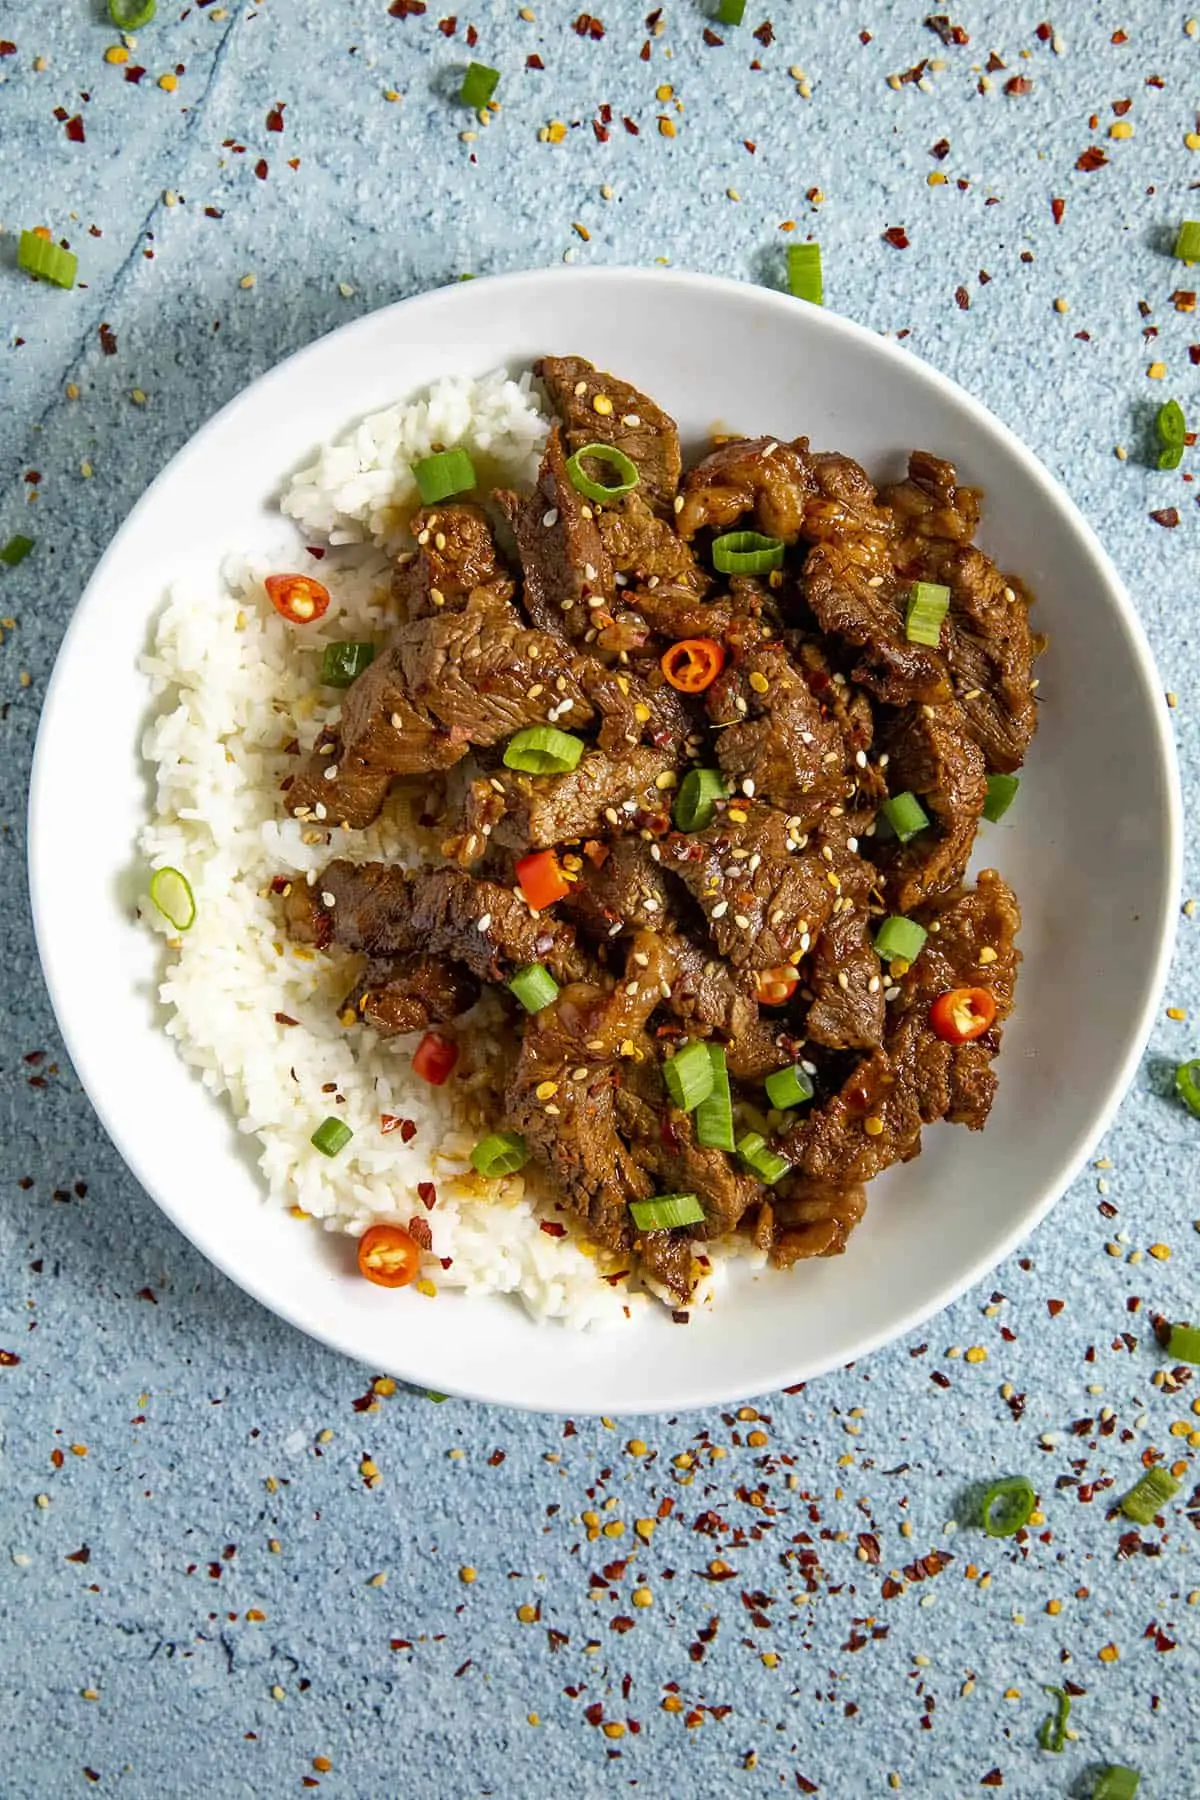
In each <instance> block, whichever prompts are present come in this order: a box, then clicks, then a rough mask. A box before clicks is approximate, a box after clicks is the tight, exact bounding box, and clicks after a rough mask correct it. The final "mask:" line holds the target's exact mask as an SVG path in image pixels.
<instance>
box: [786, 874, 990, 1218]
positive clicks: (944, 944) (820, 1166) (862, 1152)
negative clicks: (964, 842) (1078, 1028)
mask: <svg viewBox="0 0 1200 1800" xmlns="http://www.w3.org/2000/svg"><path fill="white" fill-rule="evenodd" d="M927 921H928V924H929V926H930V928H931V929H930V934H929V937H928V938H927V939H926V942H925V946H924V948H923V949H922V951H921V954H920V955H919V956H918V957H917V959H916V961H915V962H914V963H913V965H912V967H911V968H910V969H909V971H908V973H907V974H906V975H905V976H904V977H903V978H902V980H901V981H900V984H899V985H900V995H899V998H898V999H896V1000H895V1001H893V1002H892V1003H891V1005H890V1007H889V1009H888V1021H887V1028H886V1033H885V1038H884V1044H883V1047H882V1048H881V1049H878V1050H875V1051H873V1052H872V1053H871V1055H870V1056H868V1057H865V1058H864V1059H863V1060H862V1061H861V1062H860V1063H859V1064H858V1066H857V1067H856V1069H855V1070H854V1072H853V1073H852V1075H851V1076H850V1078H849V1079H848V1080H847V1081H846V1083H845V1085H844V1086H843V1087H842V1088H841V1090H840V1091H839V1092H838V1093H837V1094H835V1095H834V1096H833V1097H832V1098H831V1099H830V1100H828V1101H826V1103H825V1104H824V1105H823V1106H820V1107H817V1108H815V1109H814V1110H813V1111H812V1113H811V1115H810V1116H809V1117H808V1118H806V1119H804V1120H801V1121H800V1122H799V1123H798V1124H796V1125H795V1126H793V1128H792V1129H791V1131H790V1132H788V1133H787V1134H786V1136H785V1137H784V1139H783V1141H782V1142H781V1144H780V1150H781V1152H782V1153H783V1154H784V1155H785V1156H787V1157H788V1159H789V1161H791V1162H792V1163H794V1164H795V1165H796V1167H797V1168H799V1169H800V1170H801V1171H802V1172H803V1173H804V1174H806V1175H810V1176H814V1177H816V1178H817V1179H819V1180H822V1181H830V1182H834V1183H838V1184H845V1183H850V1182H865V1181H870V1180H871V1179H872V1177H873V1176H875V1175H878V1174H879V1172H880V1170H882V1169H886V1168H888V1167H889V1166H890V1164H892V1163H894V1162H908V1161H910V1160H911V1158H912V1157H914V1156H916V1155H917V1154H918V1152H919V1150H920V1148H921V1127H922V1125H928V1124H931V1123H932V1122H933V1121H934V1120H935V1119H943V1118H946V1119H950V1120H951V1121H952V1122H953V1123H955V1124H960V1125H969V1126H970V1127H971V1128H972V1129H974V1130H979V1129H980V1128H981V1127H982V1126H983V1124H984V1122H985V1120H986V1118H987V1114H988V1109H989V1108H990V1106H991V1102H992V1096H993V1093H994V1091H995V1076H994V1074H993V1073H992V1070H991V1067H990V1064H991V1060H992V1058H993V1057H994V1056H995V1055H996V1052H997V1050H998V1049H999V1046H1000V1036H1001V1026H1002V1025H1003V1023H1004V1020H1005V1019H1006V1018H1007V1017H1008V1014H1009V1012H1010V1011H1011V1010H1012V999H1013V989H1014V987H1015V984H1016V973H1017V963H1018V961H1019V952H1018V951H1017V949H1016V946H1015V941H1014V940H1015V936H1016V933H1017V930H1018V929H1019V927H1020V912H1019V910H1018V907H1017V902H1016V898H1015V896H1014V895H1013V893H1012V890H1011V889H1010V888H1009V887H1008V886H1007V885H1006V884H1005V883H1004V882H1003V881H1002V880H1001V878H1000V876H999V875H997V874H996V872H995V870H993V869H988V870H985V871H984V872H983V873H982V874H981V875H980V877H979V882H978V885H977V887H976V888H975V889H974V890H973V891H972V892H969V893H966V894H963V895H961V896H960V897H959V898H958V899H956V900H952V901H950V902H948V903H943V904H942V905H941V906H940V907H939V908H938V909H937V910H935V911H932V912H931V913H929V914H928V915H927ZM981 952H987V955H986V956H984V957H982V958H981ZM992 953H994V956H993V954H992ZM957 987H981V988H987V989H989V990H990V992H991V993H992V995H993V996H994V998H995V1000H996V1024H995V1025H994V1026H993V1027H992V1029H991V1030H990V1031H989V1032H987V1033H986V1034H985V1036H984V1037H982V1038H979V1039H977V1040H976V1041H975V1042H974V1043H970V1044H946V1043H943V1042H942V1040H941V1039H940V1038H938V1037H937V1036H935V1034H934V1032H933V1030H932V1028H931V1026H930V1023H929V1008H930V1006H931V1005H932V1004H933V1002H934V1000H936V998H937V997H938V995H939V994H942V993H946V992H947V991H948V990H950V989H952V988H957ZM868 1120H872V1121H875V1122H877V1124H878V1125H879V1127H881V1129H878V1130H875V1129H874V1126H873V1127H872V1131H868V1130H867V1129H866V1122H867V1121H868Z"/></svg>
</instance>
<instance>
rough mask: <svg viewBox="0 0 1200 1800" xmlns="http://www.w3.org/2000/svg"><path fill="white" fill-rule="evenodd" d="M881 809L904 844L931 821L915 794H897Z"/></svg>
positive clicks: (885, 802) (886, 801)
mask: <svg viewBox="0 0 1200 1800" xmlns="http://www.w3.org/2000/svg"><path fill="white" fill-rule="evenodd" d="M879 810H880V812H881V813H882V814H883V816H884V818H885V819H886V820H887V822H888V824H889V825H890V826H891V828H892V830H893V831H894V832H895V834H896V836H897V837H898V838H899V839H900V842H901V843H902V844H907V842H908V840H909V838H915V837H916V835H917V833H918V831H924V829H925V827H926V826H927V825H928V823H929V814H928V813H927V812H926V811H925V808H924V807H923V806H922V805H921V802H920V801H919V800H918V799H917V796H916V795H915V794H895V795H893V797H892V798H891V799H890V800H885V801H884V803H883V805H882V806H881V807H880V809H879Z"/></svg>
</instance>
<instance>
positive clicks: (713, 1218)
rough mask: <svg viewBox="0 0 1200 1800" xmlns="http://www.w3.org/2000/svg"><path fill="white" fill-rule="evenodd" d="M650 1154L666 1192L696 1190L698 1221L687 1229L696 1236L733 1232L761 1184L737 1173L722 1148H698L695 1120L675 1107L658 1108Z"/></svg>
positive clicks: (719, 1235)
mask: <svg viewBox="0 0 1200 1800" xmlns="http://www.w3.org/2000/svg"><path fill="white" fill-rule="evenodd" d="M659 1118H660V1123H659V1127H658V1145H657V1148H656V1150H655V1153H654V1160H655V1167H656V1169H657V1172H658V1185H659V1188H660V1190H661V1192H663V1193H665V1194H695V1196H696V1198H697V1199H698V1200H699V1202H700V1204H701V1206H703V1208H704V1223H703V1225H699V1224H697V1225H691V1226H688V1227H687V1229H688V1230H689V1231H690V1232H692V1234H693V1235H694V1236H696V1237H699V1238H719V1237H724V1236H725V1235H726V1233H727V1232H730V1231H734V1230H735V1229H736V1228H737V1226H738V1224H739V1223H740V1221H741V1218H742V1215H743V1213H744V1212H745V1211H746V1208H747V1207H748V1206H750V1205H751V1204H752V1203H753V1202H754V1201H755V1200H757V1198H758V1196H759V1194H760V1192H761V1188H760V1186H759V1183H758V1182H757V1181H756V1180H755V1179H754V1177H753V1176H751V1175H744V1174H742V1173H741V1172H740V1171H739V1170H738V1169H737V1168H736V1167H735V1165H734V1163H733V1161H732V1159H731V1158H730V1157H728V1156H727V1155H726V1154H725V1152H724V1151H723V1150H707V1149H703V1148H702V1147H701V1146H700V1145H699V1144H697V1142H696V1126H695V1121H694V1119H693V1118H692V1115H691V1114H690V1113H685V1112H680V1111H679V1109H678V1107H674V1106H666V1107H664V1108H663V1109H662V1111H661V1113H660V1115H659Z"/></svg>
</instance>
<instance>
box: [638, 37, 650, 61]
mask: <svg viewBox="0 0 1200 1800" xmlns="http://www.w3.org/2000/svg"><path fill="white" fill-rule="evenodd" d="M638 61H639V62H649V61H650V39H649V38H647V39H646V41H645V43H644V44H643V45H642V47H641V49H640V50H639V51H638Z"/></svg>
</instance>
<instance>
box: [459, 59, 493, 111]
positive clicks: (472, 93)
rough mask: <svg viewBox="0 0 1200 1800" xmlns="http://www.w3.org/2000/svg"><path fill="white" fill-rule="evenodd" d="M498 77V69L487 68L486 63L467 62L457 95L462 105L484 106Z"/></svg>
mask: <svg viewBox="0 0 1200 1800" xmlns="http://www.w3.org/2000/svg"><path fill="white" fill-rule="evenodd" d="M499 79H500V71H499V69H489V68H488V66H487V64H486V63H477V62H473V63H468V64H467V72H466V74H465V75H464V76H463V84H462V87H461V89H460V90H459V96H458V97H459V99H460V100H461V101H462V103H463V105H464V106H473V107H475V108H476V109H478V108H479V107H481V106H486V105H487V103H488V101H489V100H490V99H491V97H492V95H493V94H494V93H495V91H496V83H497V82H498V81H499Z"/></svg>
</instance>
